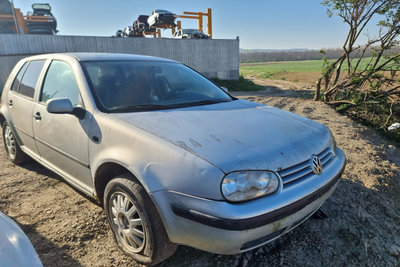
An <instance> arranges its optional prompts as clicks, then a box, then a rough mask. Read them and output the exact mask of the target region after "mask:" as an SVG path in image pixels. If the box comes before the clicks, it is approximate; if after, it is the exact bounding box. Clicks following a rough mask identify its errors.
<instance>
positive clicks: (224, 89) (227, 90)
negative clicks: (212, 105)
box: [221, 86, 229, 93]
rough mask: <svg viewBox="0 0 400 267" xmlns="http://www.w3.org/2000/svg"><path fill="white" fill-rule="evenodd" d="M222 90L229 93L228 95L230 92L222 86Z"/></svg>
mask: <svg viewBox="0 0 400 267" xmlns="http://www.w3.org/2000/svg"><path fill="white" fill-rule="evenodd" d="M221 89H222V90H224V91H225V92H227V93H228V91H229V90H228V88H226V87H222V86H221Z"/></svg>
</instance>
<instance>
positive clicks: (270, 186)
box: [221, 171, 279, 202]
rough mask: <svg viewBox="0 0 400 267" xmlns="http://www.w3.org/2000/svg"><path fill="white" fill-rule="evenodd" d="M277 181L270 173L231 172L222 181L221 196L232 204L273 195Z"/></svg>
mask: <svg viewBox="0 0 400 267" xmlns="http://www.w3.org/2000/svg"><path fill="white" fill-rule="evenodd" d="M278 187H279V179H278V176H276V174H275V173H273V172H270V171H242V172H233V173H230V174H228V175H227V176H225V178H224V180H223V181H222V185H221V191H222V195H223V196H224V197H225V198H226V199H227V200H228V201H232V202H241V201H246V200H250V199H254V198H258V197H261V196H265V195H270V194H272V193H275V192H276V190H278Z"/></svg>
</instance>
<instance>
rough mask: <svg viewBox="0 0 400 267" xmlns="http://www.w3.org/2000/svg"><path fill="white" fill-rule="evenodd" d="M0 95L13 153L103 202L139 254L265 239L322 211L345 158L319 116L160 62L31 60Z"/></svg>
mask: <svg viewBox="0 0 400 267" xmlns="http://www.w3.org/2000/svg"><path fill="white" fill-rule="evenodd" d="M1 99H2V100H1V103H0V122H1V124H2V131H3V141H4V145H5V150H6V154H7V156H8V158H9V159H10V160H11V161H12V162H14V163H21V162H23V161H24V160H26V159H27V157H28V156H29V157H31V158H33V159H35V160H36V161H38V162H40V163H41V164H42V165H44V166H46V167H47V168H49V169H50V170H52V171H54V172H56V173H57V174H59V175H60V176H62V177H63V178H64V179H65V180H66V181H68V182H69V183H71V184H72V185H73V186H75V187H76V188H78V189H79V190H80V191H82V192H84V193H86V194H87V195H89V196H91V197H94V198H97V199H98V200H99V201H100V203H102V205H103V206H104V209H105V213H106V215H107V219H108V222H109V225H110V228H111V230H112V233H113V236H114V238H115V240H116V242H117V244H118V246H119V247H120V248H121V249H122V250H123V251H124V252H126V253H127V254H129V255H130V256H131V257H132V258H134V259H135V260H137V261H139V262H141V263H146V264H154V263H157V262H160V261H162V260H163V259H165V258H167V257H169V256H170V255H171V254H172V253H174V251H175V249H176V244H183V245H188V246H191V247H194V248H198V249H201V250H204V251H209V252H212V253H219V254H236V253H241V252H245V251H248V250H251V249H254V248H256V247H259V246H261V245H263V244H265V243H267V242H269V241H271V240H273V239H275V238H278V237H279V236H281V235H283V234H285V233H287V232H288V231H290V230H291V229H293V228H294V227H296V226H297V225H299V224H300V223H302V222H303V221H304V220H306V219H307V218H308V217H309V216H311V215H312V214H313V213H314V212H315V211H317V210H318V209H319V208H320V206H321V205H322V204H323V203H324V202H325V200H327V198H328V197H329V196H330V195H331V194H332V193H333V192H334V190H335V188H336V186H337V185H338V183H339V180H340V177H341V175H342V172H343V170H344V168H345V155H344V153H343V151H342V150H341V149H340V148H338V147H337V146H336V143H335V140H334V138H333V136H332V134H331V132H330V130H329V129H328V128H327V127H326V126H324V125H322V124H320V123H318V122H315V121H312V120H310V119H306V118H303V117H301V116H298V115H296V114H293V113H290V112H287V111H283V110H280V109H277V108H273V107H269V106H265V105H262V104H257V103H254V102H250V101H246V100H240V99H237V98H235V97H233V96H231V95H229V94H228V93H227V92H226V91H225V90H223V89H222V88H220V87H218V86H217V85H215V84H214V83H213V82H211V81H210V80H208V79H207V78H205V77H203V76H202V75H201V74H199V73H198V72H196V71H194V70H193V69H191V68H189V67H186V66H185V65H183V64H181V63H178V62H176V61H172V60H168V59H162V58H155V57H146V56H135V55H124V54H95V53H71V54H48V55H37V56H32V57H28V58H25V59H22V60H21V61H20V62H18V63H17V65H16V66H15V68H14V69H13V71H12V72H11V74H10V76H9V78H8V80H7V82H6V84H5V87H4V90H3V95H2V98H1Z"/></svg>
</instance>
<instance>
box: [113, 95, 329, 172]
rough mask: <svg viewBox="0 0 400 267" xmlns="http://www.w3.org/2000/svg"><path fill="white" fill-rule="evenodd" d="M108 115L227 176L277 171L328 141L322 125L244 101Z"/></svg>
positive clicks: (322, 146) (300, 160)
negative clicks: (234, 172)
mask: <svg viewBox="0 0 400 267" xmlns="http://www.w3.org/2000/svg"><path fill="white" fill-rule="evenodd" d="M112 116H115V117H117V118H118V119H120V120H122V121H124V122H126V123H129V124H131V125H133V126H135V127H139V128H141V129H143V130H145V131H147V132H149V133H152V134H154V135H156V136H159V137H161V138H163V139H165V140H168V141H170V142H172V143H174V144H175V145H177V146H179V147H181V148H183V149H185V150H187V151H189V152H191V153H193V154H195V155H197V156H199V157H201V158H203V159H205V160H207V161H209V162H210V163H212V164H213V165H215V166H216V167H218V168H220V169H221V170H222V171H224V172H225V173H228V172H232V171H236V170H272V171H278V170H280V169H284V168H287V167H290V166H293V165H295V164H297V163H299V162H303V161H304V160H307V159H309V158H310V157H311V155H313V154H316V153H319V152H321V151H322V150H323V149H325V148H326V147H327V146H328V144H329V142H330V138H331V135H330V132H329V130H328V128H327V127H326V126H324V125H322V124H320V123H317V122H315V121H312V120H309V119H306V118H304V117H301V116H298V115H296V114H293V113H290V112H287V111H283V110H280V109H277V108H273V107H268V106H265V105H261V104H257V103H253V102H250V101H245V100H235V101H231V102H225V103H218V104H213V105H205V106H195V107H190V108H181V109H171V110H162V111H150V112H135V113H118V114H112Z"/></svg>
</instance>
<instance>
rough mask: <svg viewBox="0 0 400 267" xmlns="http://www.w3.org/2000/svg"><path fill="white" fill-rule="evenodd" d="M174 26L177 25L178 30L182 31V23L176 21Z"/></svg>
mask: <svg viewBox="0 0 400 267" xmlns="http://www.w3.org/2000/svg"><path fill="white" fill-rule="evenodd" d="M176 24H177V27H178V30H182V22H181V21H180V20H178V21H177V22H176Z"/></svg>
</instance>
